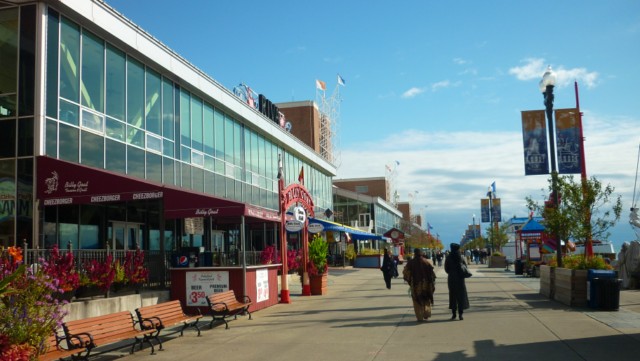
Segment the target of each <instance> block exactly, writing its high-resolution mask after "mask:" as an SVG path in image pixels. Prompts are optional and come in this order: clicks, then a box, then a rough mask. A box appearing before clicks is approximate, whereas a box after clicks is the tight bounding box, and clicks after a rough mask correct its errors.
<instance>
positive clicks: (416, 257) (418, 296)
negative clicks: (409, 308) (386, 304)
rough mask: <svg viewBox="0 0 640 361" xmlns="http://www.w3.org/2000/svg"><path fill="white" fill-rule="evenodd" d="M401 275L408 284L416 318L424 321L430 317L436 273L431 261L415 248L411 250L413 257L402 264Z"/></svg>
mask: <svg viewBox="0 0 640 361" xmlns="http://www.w3.org/2000/svg"><path fill="white" fill-rule="evenodd" d="M402 277H403V278H404V280H405V282H407V283H408V284H409V289H410V291H411V300H412V301H413V310H414V312H415V314H416V320H417V321H418V322H422V321H426V320H427V319H428V318H429V317H431V307H432V306H433V293H434V292H435V290H436V273H435V272H434V271H433V262H431V260H430V259H428V258H425V257H423V255H422V250H420V248H416V249H415V250H414V252H413V258H412V259H411V260H410V261H409V262H407V265H406V266H404V270H403V271H402Z"/></svg>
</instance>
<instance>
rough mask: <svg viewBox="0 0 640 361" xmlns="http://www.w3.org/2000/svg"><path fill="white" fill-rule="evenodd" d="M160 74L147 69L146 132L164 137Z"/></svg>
mask: <svg viewBox="0 0 640 361" xmlns="http://www.w3.org/2000/svg"><path fill="white" fill-rule="evenodd" d="M161 84H162V83H161V81H160V74H158V73H156V72H155V71H153V70H151V69H147V88H146V89H147V96H146V107H145V115H146V128H145V129H146V130H147V131H149V132H153V133H154V134H158V135H162V133H161V127H162V123H161V119H162V102H161V98H160V92H161V87H162V86H161Z"/></svg>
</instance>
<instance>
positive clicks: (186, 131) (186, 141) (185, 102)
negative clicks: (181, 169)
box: [180, 89, 191, 161]
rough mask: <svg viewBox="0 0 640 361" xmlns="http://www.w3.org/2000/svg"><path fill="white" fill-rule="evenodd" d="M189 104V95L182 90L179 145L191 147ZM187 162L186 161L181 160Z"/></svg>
mask: <svg viewBox="0 0 640 361" xmlns="http://www.w3.org/2000/svg"><path fill="white" fill-rule="evenodd" d="M190 104H191V99H190V95H189V93H188V92H187V91H185V90H184V89H183V90H181V91H180V144H182V145H186V146H188V147H190V146H191V112H190V109H191V107H190V106H189V105H190ZM182 160H183V161H187V160H186V159H184V158H183V159H182Z"/></svg>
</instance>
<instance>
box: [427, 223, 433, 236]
mask: <svg viewBox="0 0 640 361" xmlns="http://www.w3.org/2000/svg"><path fill="white" fill-rule="evenodd" d="M432 229H433V227H431V223H429V222H427V234H428V235H431V230H432Z"/></svg>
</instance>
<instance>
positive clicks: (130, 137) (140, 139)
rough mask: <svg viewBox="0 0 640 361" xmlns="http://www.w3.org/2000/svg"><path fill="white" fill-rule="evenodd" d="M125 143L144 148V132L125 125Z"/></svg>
mask: <svg viewBox="0 0 640 361" xmlns="http://www.w3.org/2000/svg"><path fill="white" fill-rule="evenodd" d="M127 143H128V144H133V145H137V146H138V147H144V131H143V130H141V129H139V128H136V127H132V126H130V125H127Z"/></svg>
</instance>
